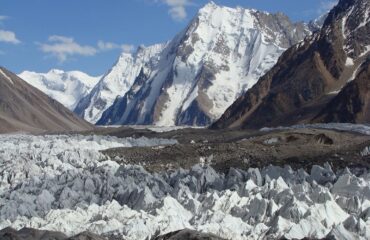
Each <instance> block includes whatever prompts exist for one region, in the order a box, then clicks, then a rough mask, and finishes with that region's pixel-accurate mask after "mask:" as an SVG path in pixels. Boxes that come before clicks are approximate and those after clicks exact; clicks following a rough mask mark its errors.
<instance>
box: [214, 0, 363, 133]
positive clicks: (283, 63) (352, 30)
mask: <svg viewBox="0 0 370 240" xmlns="http://www.w3.org/2000/svg"><path fill="white" fill-rule="evenodd" d="M369 12H370V2H369V1H368V0H341V1H339V3H338V5H337V6H336V7H334V8H333V9H332V10H331V11H330V13H329V14H328V16H327V18H326V20H325V22H324V25H323V27H322V29H321V31H319V32H316V33H315V34H313V35H312V36H311V37H307V38H306V39H305V41H304V42H302V43H299V44H297V45H295V46H293V47H291V48H290V49H288V50H287V51H286V52H285V53H284V54H283V55H282V56H281V57H280V59H279V61H278V63H277V64H276V65H275V66H274V67H273V68H272V69H271V70H270V71H269V72H268V73H267V74H265V75H264V76H263V77H262V78H260V80H259V81H258V83H257V84H256V85H255V86H254V87H253V88H251V89H250V90H249V91H248V92H247V93H246V94H244V95H243V96H242V97H240V98H239V99H238V100H237V101H236V102H235V103H234V104H233V105H232V106H231V107H230V108H228V109H227V111H226V112H225V113H224V114H223V116H222V117H221V118H220V119H219V120H218V121H217V122H216V123H215V124H214V125H213V126H212V128H216V129H217V128H237V127H243V128H260V127H265V126H278V125H290V124H297V123H317V122H351V123H365V122H369V121H370V115H369V111H370V109H369V105H368V103H369V101H368V92H369V91H368V90H369V86H368V84H369V78H370V75H369V52H370V23H369V22H370V14H369Z"/></svg>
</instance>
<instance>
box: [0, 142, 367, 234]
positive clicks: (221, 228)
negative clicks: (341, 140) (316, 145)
mask: <svg viewBox="0 0 370 240" xmlns="http://www.w3.org/2000/svg"><path fill="white" fill-rule="evenodd" d="M165 144H176V141H174V140H166V139H147V138H139V139H133V138H125V139H118V138H114V137H102V136H80V135H48V136H30V135H0V161H1V164H0V229H2V228H5V227H8V226H12V227H13V228H16V229H20V228H22V227H32V228H36V229H47V230H56V231H61V232H64V233H66V234H68V235H74V234H76V233H80V232H83V231H86V230H87V231H90V232H93V233H97V234H101V235H103V236H116V237H117V239H118V238H119V237H120V236H121V237H122V238H123V239H132V240H135V239H137V240H139V239H140V240H141V239H150V238H151V237H152V236H154V235H157V234H164V233H167V232H172V231H176V230H180V229H184V228H188V229H195V230H198V231H201V232H208V233H214V234H217V235H219V236H220V237H223V238H226V239H263V238H268V239H277V238H281V237H285V238H288V239H301V238H304V237H309V238H314V239H320V238H323V237H325V236H333V237H336V238H337V239H369V238H370V232H369V231H370V174H369V173H367V172H366V170H363V171H362V172H361V173H360V172H356V173H355V172H353V173H352V172H351V171H350V170H348V169H344V170H342V171H338V172H336V173H334V172H333V171H332V169H331V167H330V166H329V165H325V166H322V167H320V166H314V167H313V168H312V170H311V171H310V172H309V173H307V172H306V171H304V170H292V169H291V168H290V167H284V168H282V167H274V166H268V167H266V168H264V169H249V170H247V171H243V170H238V169H230V171H229V172H228V173H227V174H221V173H217V172H215V171H214V170H213V169H212V168H211V167H210V166H207V165H196V166H194V167H192V168H191V169H190V170H182V169H179V170H173V171H171V172H162V173H149V172H147V171H146V170H144V168H143V167H141V166H132V165H119V164H117V163H116V162H115V161H112V160H111V159H109V158H108V157H106V156H105V155H103V154H102V153H100V152H99V150H103V149H107V148H113V147H132V146H158V145H165ZM241 161H242V160H241ZM115 239H116V238H115Z"/></svg>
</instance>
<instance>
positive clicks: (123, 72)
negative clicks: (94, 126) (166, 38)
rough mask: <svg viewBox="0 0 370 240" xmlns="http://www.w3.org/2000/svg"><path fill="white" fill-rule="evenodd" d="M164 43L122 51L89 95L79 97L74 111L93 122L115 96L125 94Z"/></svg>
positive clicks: (111, 102)
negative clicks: (131, 51)
mask: <svg viewBox="0 0 370 240" xmlns="http://www.w3.org/2000/svg"><path fill="white" fill-rule="evenodd" d="M165 45H166V44H156V45H152V46H149V47H145V46H139V47H138V49H137V51H136V52H135V53H122V54H121V55H120V57H119V58H118V60H117V62H116V63H115V64H114V66H113V67H112V68H111V69H110V70H109V71H108V72H107V73H106V74H105V75H104V76H103V77H102V78H101V80H100V81H99V83H98V84H97V85H96V86H95V87H94V88H93V89H92V91H91V92H90V94H89V95H87V96H86V97H85V98H83V99H81V101H80V102H79V103H78V105H77V106H76V108H75V112H76V113H77V114H79V115H80V116H82V117H84V118H85V119H86V120H88V121H90V122H92V123H95V122H96V121H98V120H99V119H100V117H101V115H102V114H103V112H104V111H105V110H106V109H107V108H109V107H110V106H111V105H112V104H113V102H114V100H115V99H116V98H117V97H120V96H123V95H125V93H126V92H127V91H128V90H129V89H130V87H131V86H132V84H133V83H134V81H135V79H136V77H137V76H138V75H139V73H140V71H141V69H142V68H143V66H144V65H146V64H150V61H151V60H153V61H154V60H155V59H156V57H157V55H158V53H159V52H161V50H162V49H163V48H164V46H165Z"/></svg>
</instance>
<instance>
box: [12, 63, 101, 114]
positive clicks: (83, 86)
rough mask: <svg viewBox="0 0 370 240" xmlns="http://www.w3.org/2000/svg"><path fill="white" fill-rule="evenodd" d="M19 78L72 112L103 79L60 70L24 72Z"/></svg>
mask: <svg viewBox="0 0 370 240" xmlns="http://www.w3.org/2000/svg"><path fill="white" fill-rule="evenodd" d="M18 76H19V77H20V78H22V79H23V80H25V81H26V82H27V83H29V84H31V85H32V86H34V87H36V88H37V89H39V90H41V91H42V92H44V93H45V94H47V95H48V96H50V97H51V98H53V99H55V100H57V101H59V102H60V103H62V104H63V105H64V106H65V107H67V108H68V109H70V110H74V108H75V107H76V105H77V103H78V102H79V101H80V100H81V99H82V98H83V97H85V96H86V95H88V94H89V93H90V91H91V89H92V88H93V87H94V86H95V85H96V84H97V83H98V81H99V80H100V78H101V76H96V77H92V76H89V75H87V74H86V73H83V72H80V71H69V72H65V71H63V70H58V69H52V70H50V71H49V72H47V73H36V72H31V71H23V72H22V73H20V74H18Z"/></svg>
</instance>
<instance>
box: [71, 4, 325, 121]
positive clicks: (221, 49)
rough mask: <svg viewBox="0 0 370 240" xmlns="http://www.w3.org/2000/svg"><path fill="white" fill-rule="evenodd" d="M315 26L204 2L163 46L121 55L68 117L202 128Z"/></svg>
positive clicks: (267, 14)
mask: <svg viewBox="0 0 370 240" xmlns="http://www.w3.org/2000/svg"><path fill="white" fill-rule="evenodd" d="M317 24H318V23H315V24H313V23H312V24H304V23H293V22H292V21H290V20H289V18H288V17H287V16H285V15H284V14H281V13H277V14H269V13H266V12H261V11H257V10H251V9H244V8H235V9H234V8H228V7H222V6H218V5H216V4H215V3H213V2H211V3H209V4H207V5H205V6H204V7H203V8H201V9H200V10H199V12H198V14H197V15H196V16H195V17H194V19H193V20H192V21H191V22H190V23H189V24H188V26H187V27H186V28H185V29H184V30H183V31H181V32H180V33H179V34H177V35H176V36H175V37H174V39H172V40H171V41H169V42H167V43H164V44H158V45H153V46H149V47H143V46H140V47H139V48H138V50H137V51H136V52H135V53H133V54H128V53H123V54H122V55H121V56H120V57H119V59H118V61H117V62H116V64H115V65H114V66H113V67H112V69H111V70H110V71H108V73H107V74H105V76H104V77H103V78H102V79H101V80H100V81H99V83H98V84H97V85H96V86H95V87H94V89H93V90H92V91H91V93H90V94H89V95H87V96H86V97H84V98H83V99H82V100H81V101H80V102H79V103H78V105H77V107H76V109H75V112H76V113H77V114H79V115H80V116H81V117H84V118H85V119H87V120H88V121H90V122H92V123H97V124H99V125H113V124H155V125H164V126H169V125H208V124H210V123H212V122H213V121H215V120H216V119H218V118H219V117H220V116H221V115H222V113H223V112H224V111H225V110H226V109H227V107H229V106H230V105H231V104H232V103H233V102H234V100H235V99H236V98H237V97H239V96H240V95H241V94H243V93H244V92H245V91H246V90H247V89H249V88H251V87H252V86H253V85H254V84H255V83H256V82H257V80H258V79H259V77H260V76H262V75H263V74H264V73H265V72H267V71H268V70H269V69H270V68H271V67H272V66H273V65H274V64H275V63H276V61H277V59H278V58H279V56H280V55H281V54H282V53H283V52H284V51H285V50H286V49H287V48H289V47H290V46H292V45H294V44H295V43H298V42H299V41H301V40H303V39H304V38H305V37H306V36H308V35H310V34H311V32H312V31H314V30H315V29H316V28H317Z"/></svg>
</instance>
